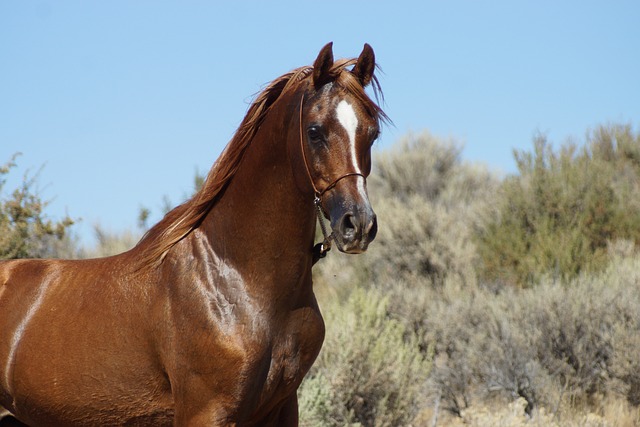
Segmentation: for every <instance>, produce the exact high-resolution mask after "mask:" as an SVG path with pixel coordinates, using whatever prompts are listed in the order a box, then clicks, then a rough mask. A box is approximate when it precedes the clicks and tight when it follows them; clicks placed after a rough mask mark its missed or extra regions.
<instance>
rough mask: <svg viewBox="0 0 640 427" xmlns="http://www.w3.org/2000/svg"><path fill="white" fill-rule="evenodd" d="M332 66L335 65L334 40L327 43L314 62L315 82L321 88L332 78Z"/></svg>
mask: <svg viewBox="0 0 640 427" xmlns="http://www.w3.org/2000/svg"><path fill="white" fill-rule="evenodd" d="M331 67H333V42H329V43H327V44H326V45H325V46H324V47H323V48H322V50H320V53H319V54H318V57H317V58H316V60H315V62H314V63H313V84H314V85H315V87H316V88H319V87H320V86H322V85H323V84H325V83H327V82H328V81H329V80H331V73H330V71H331Z"/></svg>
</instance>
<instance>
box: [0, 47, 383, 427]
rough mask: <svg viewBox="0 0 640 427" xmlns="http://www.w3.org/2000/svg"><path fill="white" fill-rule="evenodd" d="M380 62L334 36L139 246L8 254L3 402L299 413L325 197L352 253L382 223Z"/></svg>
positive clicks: (156, 420) (48, 413) (1, 300)
mask: <svg viewBox="0 0 640 427" xmlns="http://www.w3.org/2000/svg"><path fill="white" fill-rule="evenodd" d="M374 69H375V59H374V54H373V50H372V49H371V47H370V46H369V45H365V47H364V49H363V51H362V53H361V54H360V56H359V57H358V58H357V59H349V60H339V61H336V62H334V60H333V53H332V45H331V43H329V44H328V45H326V46H325V47H324V48H323V49H322V50H321V51H320V53H319V55H318V57H317V59H316V60H315V63H314V65H313V67H302V68H299V69H296V70H293V71H291V72H289V73H287V74H285V75H283V76H281V77H279V78H278V79H276V80H274V81H273V82H272V83H271V84H269V85H268V86H267V87H266V88H265V89H264V90H263V91H262V92H261V93H260V94H259V95H258V96H257V98H256V99H255V101H254V102H253V103H252V104H251V106H250V107H249V110H248V112H247V115H246V117H245V118H244V120H243V121H242V123H241V125H240V127H239V129H238V131H237V133H236V134H235V135H234V137H233V138H232V140H231V142H230V143H229V145H228V146H227V148H226V149H225V151H224V152H223V153H222V155H221V156H220V158H219V159H218V160H217V162H216V163H215V164H214V165H213V167H212V169H211V171H210V172H209V175H208V177H207V180H206V182H205V184H204V186H203V187H202V189H201V190H200V191H199V192H197V193H196V194H195V195H194V196H193V198H192V199H191V200H189V201H187V202H186V203H184V204H182V205H181V206H178V207H177V208H175V209H174V210H173V211H171V212H169V213H168V214H167V215H166V216H165V218H164V219H162V220H161V221H160V222H159V223H158V224H156V225H155V226H154V227H153V228H151V229H150V230H149V231H148V232H147V234H146V235H145V236H144V237H143V238H142V239H141V241H140V242H139V243H138V244H137V245H136V246H135V247H134V248H133V249H131V250H130V251H128V252H125V253H123V254H120V255H117V256H113V257H109V258H101V259H91V260H76V261H68V260H12V261H3V262H1V263H0V405H2V406H4V407H5V408H7V409H8V410H9V412H10V413H12V414H13V415H14V416H15V417H16V418H17V419H19V420H21V421H22V422H24V423H27V424H29V425H33V426H47V425H51V426H58V425H64V426H73V425H92V426H93V425H123V424H126V425H172V424H173V425H180V426H182V425H192V426H205V425H277V426H288V425H297V423H298V408H297V397H296V391H297V389H298V387H299V385H300V383H301V381H302V379H303V377H304V375H305V374H306V373H307V372H308V370H309V368H310V367H311V365H312V364H313V362H314V360H315V358H316V356H317V354H318V352H319V351H320V347H321V346H322V341H323V338H324V323H323V320H322V317H321V315H320V311H319V309H318V305H317V302H316V298H315V295H314V293H313V289H312V281H311V267H312V265H313V263H314V262H315V261H316V260H317V258H318V257H319V256H320V255H321V254H322V252H323V251H325V250H326V248H321V250H316V252H315V253H314V245H313V243H314V236H315V228H316V214H317V213H319V212H323V213H324V216H326V217H327V218H328V219H329V220H330V222H331V227H332V229H333V232H332V235H331V236H330V237H332V238H333V239H334V241H335V243H336V245H337V246H338V248H339V249H340V250H342V251H343V252H347V253H360V252H363V251H365V250H366V249H367V246H368V244H369V243H370V242H371V241H372V240H373V239H374V237H375V233H376V229H377V226H376V218H375V215H374V213H373V210H372V208H371V205H370V203H369V199H368V196H367V189H366V181H365V178H366V176H368V174H369V172H370V168H371V158H370V148H371V145H372V143H373V141H374V140H375V138H376V137H377V135H378V133H379V126H380V122H381V121H385V120H386V116H385V114H384V112H383V111H382V110H381V109H380V108H379V107H378V105H377V104H376V103H374V102H373V101H372V100H371V99H370V98H369V97H368V96H367V95H366V93H365V90H364V88H365V86H367V85H368V84H370V83H371V82H372V81H373V86H374V89H376V90H378V89H379V85H378V82H377V79H376V78H375V76H374ZM314 201H315V202H316V204H314ZM318 216H320V215H318ZM326 243H327V241H325V245H326ZM0 409H1V408H0Z"/></svg>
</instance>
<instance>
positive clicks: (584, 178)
mask: <svg viewBox="0 0 640 427" xmlns="http://www.w3.org/2000/svg"><path fill="white" fill-rule="evenodd" d="M461 150H462V146H461V144H460V143H458V142H457V141H455V140H451V139H448V140H445V139H441V138H436V137H434V136H432V135H430V134H428V133H422V134H410V135H407V136H406V137H404V138H402V139H401V140H400V141H398V142H397V143H396V144H395V145H394V146H393V147H391V148H389V149H387V150H382V151H380V152H378V153H377V154H376V156H375V157H376V159H375V160H374V165H375V170H374V172H373V174H372V176H371V178H370V180H369V191H370V195H371V199H372V201H373V204H374V207H375V209H376V212H377V214H378V217H379V225H380V227H379V234H378V237H377V239H376V241H375V242H374V243H373V244H372V245H371V247H370V249H369V251H368V252H367V253H366V254H363V255H360V256H347V255H342V254H337V253H331V254H330V255H329V256H328V257H327V258H326V259H324V260H323V261H322V262H320V263H319V264H318V265H317V266H316V268H315V269H314V274H315V276H314V280H315V288H316V290H317V294H318V298H319V300H320V304H321V307H322V310H323V313H324V316H325V319H326V323H327V336H326V341H325V345H324V347H323V350H322V352H321V353H320V356H319V357H318V360H317V361H316V363H315V365H314V367H313V368H312V370H311V372H310V373H309V375H308V376H307V378H306V380H305V381H304V382H303V384H302V386H301V388H300V390H299V398H300V409H301V423H302V425H305V426H334V425H339V426H342V425H349V426H357V425H361V426H403V425H414V426H436V425H438V426H444V425H451V426H457V425H474V426H495V425H504V426H512V425H513V426H518V425H537V426H633V425H638V424H640V411H639V409H638V408H639V405H640V356H639V355H640V257H638V243H639V241H640V197H639V196H640V194H639V192H640V135H639V134H638V133H636V132H634V131H633V129H632V127H631V126H630V125H619V124H611V125H605V126H599V127H597V128H596V129H594V130H592V131H590V132H588V133H587V134H586V136H585V138H584V140H583V141H577V142H576V141H574V142H572V141H566V142H564V143H562V144H560V145H559V146H557V147H556V146H554V145H553V144H552V143H551V142H549V141H548V140H547V138H546V137H545V136H544V135H537V136H536V137H535V138H534V140H533V144H532V148H531V150H530V151H518V152H515V153H514V156H515V159H516V162H517V169H518V171H517V173H515V174H512V175H508V176H505V177H500V176H497V175H496V174H495V173H493V172H492V171H489V170H487V169H486V168H485V167H483V166H482V165H478V164H473V163H468V162H464V161H463V160H462V158H461ZM14 160H15V159H12V161H11V162H10V163H8V164H7V165H6V166H5V167H4V168H2V169H0V178H1V177H2V175H3V174H7V173H9V172H10V170H11V166H12V165H13V162H14ZM24 182H25V184H24V185H23V187H22V188H19V189H17V190H15V191H14V192H12V193H8V192H6V191H5V189H3V188H2V183H3V181H1V180H0V190H2V193H0V196H1V197H0V257H3V258H12V257H21V256H56V255H58V256H60V255H61V256H98V255H106V254H108V253H112V252H118V251H121V250H123V249H125V248H127V247H130V246H131V245H133V244H134V243H135V239H136V238H137V233H136V232H131V233H129V234H128V235H121V234H119V233H108V232H105V231H104V230H99V229H98V232H99V233H101V234H99V237H100V238H99V239H98V240H99V244H98V246H97V247H96V248H90V249H86V248H79V245H78V243H77V240H75V239H73V238H69V234H70V233H69V227H70V226H71V220H70V219H69V218H64V219H62V220H60V221H54V220H51V219H48V218H47V217H46V216H45V215H44V211H43V210H44V208H45V207H46V203H43V202H42V201H40V199H39V198H38V197H37V193H34V192H33V188H34V182H35V179H34V178H29V177H25V180H24ZM144 217H145V215H144V212H143V213H142V216H141V220H142V221H141V223H142V224H144ZM71 230H72V228H71ZM71 234H72V232H71Z"/></svg>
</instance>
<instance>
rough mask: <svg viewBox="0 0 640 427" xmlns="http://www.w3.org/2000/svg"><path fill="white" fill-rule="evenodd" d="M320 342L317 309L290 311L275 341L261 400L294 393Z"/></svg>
mask: <svg viewBox="0 0 640 427" xmlns="http://www.w3.org/2000/svg"><path fill="white" fill-rule="evenodd" d="M323 340H324V322H323V320H322V316H321V315H320V312H319V311H318V310H317V308H311V307H304V308H301V309H298V310H295V311H293V312H292V313H291V315H290V316H289V318H288V319H287V320H286V322H285V325H284V328H282V330H281V332H280V333H279V334H278V335H277V336H275V338H274V341H273V346H272V351H271V354H270V358H271V360H270V362H269V363H270V366H269V372H268V375H267V378H266V382H265V385H264V388H263V399H264V398H265V397H268V396H273V395H274V394H275V395H280V394H282V393H285V394H288V393H290V392H292V391H295V390H296V389H297V388H298V386H299V385H300V382H302V379H303V378H304V376H305V374H306V373H307V372H308V371H309V369H310V368H311V365H312V364H313V362H314V361H315V359H316V357H317V355H318V353H319V352H320V348H321V347H322V342H323Z"/></svg>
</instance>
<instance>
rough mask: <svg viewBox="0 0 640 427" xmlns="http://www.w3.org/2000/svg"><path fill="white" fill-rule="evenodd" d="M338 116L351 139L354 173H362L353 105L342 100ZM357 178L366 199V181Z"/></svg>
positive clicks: (338, 108) (359, 190) (361, 192)
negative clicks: (357, 153)
mask: <svg viewBox="0 0 640 427" xmlns="http://www.w3.org/2000/svg"><path fill="white" fill-rule="evenodd" d="M336 115H337V116H338V121H339V122H340V124H341V125H342V126H343V127H344V129H345V130H346V131H347V136H348V137H349V155H350V156H351V164H352V166H353V172H357V173H362V171H361V170H360V165H359V164H358V159H357V157H356V130H357V129H358V117H357V116H356V112H355V111H353V107H352V106H351V104H349V103H348V102H347V101H345V100H342V101H340V103H339V104H338V107H337V108H336ZM357 178H358V180H357V186H358V192H360V195H361V196H362V197H363V198H365V199H366V197H367V196H366V194H367V192H366V191H365V189H364V179H361V177H357Z"/></svg>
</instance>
